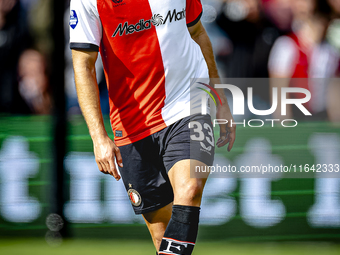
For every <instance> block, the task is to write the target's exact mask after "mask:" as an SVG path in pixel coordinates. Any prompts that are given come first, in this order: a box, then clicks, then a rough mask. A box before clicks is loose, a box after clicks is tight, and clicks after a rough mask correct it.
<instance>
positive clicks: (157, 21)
mask: <svg viewBox="0 0 340 255" xmlns="http://www.w3.org/2000/svg"><path fill="white" fill-rule="evenodd" d="M184 18H185V9H183V10H182V11H180V12H177V10H176V9H174V10H173V11H171V10H169V11H168V13H167V15H166V16H165V19H163V17H162V16H161V15H160V14H155V15H153V16H152V17H151V19H149V20H145V21H144V19H140V20H139V22H137V23H136V24H131V25H129V23H128V21H126V22H125V23H124V24H122V23H120V24H119V25H118V27H117V28H116V30H115V32H114V33H113V35H112V37H115V36H116V35H117V34H119V36H122V35H123V34H124V32H125V34H126V35H128V34H133V33H134V32H140V31H143V30H145V29H150V28H151V25H154V26H159V25H164V24H165V23H166V22H168V21H169V22H170V23H171V22H172V21H178V20H182V19H184Z"/></svg>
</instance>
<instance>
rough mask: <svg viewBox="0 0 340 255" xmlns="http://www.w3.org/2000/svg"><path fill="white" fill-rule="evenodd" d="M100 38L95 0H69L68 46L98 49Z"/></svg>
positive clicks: (100, 25) (99, 25)
mask: <svg viewBox="0 0 340 255" xmlns="http://www.w3.org/2000/svg"><path fill="white" fill-rule="evenodd" d="M101 39H102V24H101V21H100V18H99V14H98V9H97V0H71V5H70V48H71V49H81V50H93V51H99V46H100V42H101Z"/></svg>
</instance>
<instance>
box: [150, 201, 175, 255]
mask: <svg viewBox="0 0 340 255" xmlns="http://www.w3.org/2000/svg"><path fill="white" fill-rule="evenodd" d="M171 213H172V203H171V204H168V205H167V206H164V207H163V208H161V209H158V210H156V211H153V212H149V213H145V214H143V217H144V220H145V223H146V225H147V227H148V229H149V232H150V234H151V237H152V241H153V244H154V245H155V248H156V250H157V251H158V250H159V246H160V245H161V242H162V238H163V236H164V232H165V229H166V227H167V226H168V223H169V220H170V218H171Z"/></svg>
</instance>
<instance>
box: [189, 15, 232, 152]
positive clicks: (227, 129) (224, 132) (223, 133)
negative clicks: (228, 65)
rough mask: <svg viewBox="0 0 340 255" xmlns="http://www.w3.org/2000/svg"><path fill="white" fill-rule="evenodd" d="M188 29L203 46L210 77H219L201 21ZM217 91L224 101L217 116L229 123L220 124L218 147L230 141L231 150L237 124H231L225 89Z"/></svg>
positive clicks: (218, 108) (218, 107)
mask: <svg viewBox="0 0 340 255" xmlns="http://www.w3.org/2000/svg"><path fill="white" fill-rule="evenodd" d="M188 30H189V33H190V35H191V38H192V39H193V40H194V41H195V42H196V43H197V44H198V45H199V46H200V47H201V50H202V53H203V56H204V58H205V61H206V63H207V65H208V69H209V77H210V78H214V79H219V75H218V70H217V66H216V62H215V58H214V53H213V50H212V45H211V42H210V39H209V37H208V35H207V32H206V31H205V29H204V27H203V25H202V23H201V21H199V22H197V23H196V24H195V25H194V26H191V27H189V28H188ZM216 91H217V93H218V94H219V96H220V98H221V101H222V105H221V104H220V102H218V105H217V112H216V116H217V118H218V119H226V120H228V125H226V124H220V137H219V138H218V140H217V143H216V145H217V147H222V146H224V145H226V144H227V143H229V145H228V151H230V150H231V149H232V147H233V144H234V141H235V138H236V126H235V125H234V126H231V120H232V121H234V120H233V116H232V114H231V112H230V109H229V105H228V101H227V98H226V96H225V94H224V91H223V89H216Z"/></svg>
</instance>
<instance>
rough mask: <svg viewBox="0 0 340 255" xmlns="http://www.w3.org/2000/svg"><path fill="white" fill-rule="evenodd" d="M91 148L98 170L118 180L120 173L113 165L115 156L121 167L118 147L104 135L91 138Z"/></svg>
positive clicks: (121, 162) (121, 160)
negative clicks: (94, 138) (98, 137)
mask: <svg viewBox="0 0 340 255" xmlns="http://www.w3.org/2000/svg"><path fill="white" fill-rule="evenodd" d="M93 149H94V155H95V158H96V162H97V165H98V168H99V170H100V171H101V172H102V173H104V174H110V175H112V176H113V177H114V178H115V179H116V180H117V181H118V180H120V175H119V174H118V170H117V168H116V165H115V158H116V161H117V164H118V165H119V166H120V167H123V159H122V156H121V154H120V150H119V148H118V147H117V146H116V144H115V143H114V142H113V141H112V140H111V139H110V137H108V136H105V137H103V138H100V139H96V140H93Z"/></svg>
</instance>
